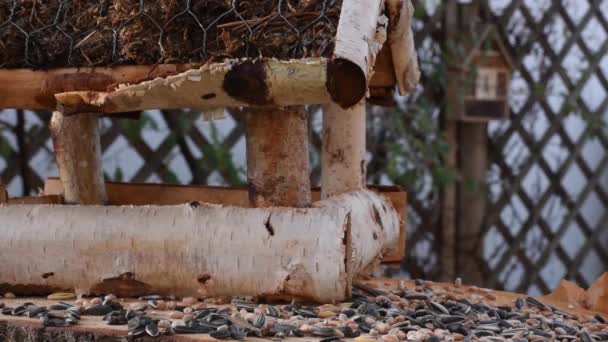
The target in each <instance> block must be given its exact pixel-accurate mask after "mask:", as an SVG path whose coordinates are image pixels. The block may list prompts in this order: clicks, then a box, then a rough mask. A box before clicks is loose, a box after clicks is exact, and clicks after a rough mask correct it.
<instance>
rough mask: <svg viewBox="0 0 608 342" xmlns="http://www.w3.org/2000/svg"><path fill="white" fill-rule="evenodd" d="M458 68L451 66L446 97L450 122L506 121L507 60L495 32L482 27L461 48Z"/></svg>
mask: <svg viewBox="0 0 608 342" xmlns="http://www.w3.org/2000/svg"><path fill="white" fill-rule="evenodd" d="M464 45H465V49H464V58H463V59H461V58H458V62H457V63H460V61H462V63H460V64H455V63H451V64H452V65H451V68H450V76H449V83H448V85H449V88H448V93H449V95H450V96H451V97H452V99H453V101H452V102H451V103H452V105H453V106H455V108H452V109H451V110H448V113H451V117H450V118H451V119H452V120H459V121H469V122H487V121H490V120H503V119H508V118H509V115H510V110H509V84H510V82H511V74H512V72H513V63H512V61H511V57H510V56H509V53H508V52H507V49H506V48H505V45H504V44H503V42H502V40H501V37H500V35H499V34H498V32H497V31H496V28H495V27H494V26H492V25H489V26H486V27H485V29H484V30H483V31H482V34H481V35H479V36H477V37H475V38H474V39H470V43H468V44H466V43H465V44H464Z"/></svg>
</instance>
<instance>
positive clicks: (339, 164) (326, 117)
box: [321, 101, 366, 198]
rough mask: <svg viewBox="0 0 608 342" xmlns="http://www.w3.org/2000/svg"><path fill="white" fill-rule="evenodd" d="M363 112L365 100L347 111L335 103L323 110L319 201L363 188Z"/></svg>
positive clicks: (364, 110)
mask: <svg viewBox="0 0 608 342" xmlns="http://www.w3.org/2000/svg"><path fill="white" fill-rule="evenodd" d="M365 112H366V108H365V101H361V102H360V103H359V104H357V105H356V106H354V107H352V108H349V109H343V108H342V107H340V106H339V105H338V104H335V103H330V104H327V105H325V106H324V107H323V146H322V148H321V192H322V194H321V197H322V198H328V197H331V196H335V195H338V194H342V193H346V192H351V191H357V190H359V189H362V188H364V186H365V184H366V182H365V177H366V172H365V151H366V149H365V141H366V140H365V126H366V125H365V114H366V113H365Z"/></svg>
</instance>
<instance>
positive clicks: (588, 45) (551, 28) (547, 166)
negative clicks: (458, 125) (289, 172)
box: [0, 0, 608, 294]
mask: <svg viewBox="0 0 608 342" xmlns="http://www.w3.org/2000/svg"><path fill="white" fill-rule="evenodd" d="M439 4H440V2H438V1H432V0H426V1H422V0H420V1H418V2H417V7H418V10H417V12H416V16H417V18H418V20H417V21H416V23H415V28H416V41H417V46H418V49H419V55H420V59H421V67H422V69H423V73H424V78H423V84H422V85H421V86H420V87H419V90H418V91H417V92H416V94H413V95H411V96H409V97H407V98H405V99H400V101H399V103H400V105H401V107H402V109H404V110H405V112H399V111H397V112H395V111H382V110H380V109H378V108H373V109H370V115H369V127H370V131H369V139H368V140H369V143H368V150H369V152H370V153H369V167H368V170H369V171H370V179H371V180H372V181H374V182H380V183H392V182H405V181H406V180H404V178H400V177H397V176H395V174H394V172H388V171H387V170H390V169H391V165H392V164H391V163H393V162H394V159H395V158H396V157H395V156H396V153H398V152H399V151H407V153H408V154H407V156H408V157H409V156H412V155H415V153H412V152H411V150H416V151H419V150H423V149H424V148H425V146H426V145H428V144H433V143H434V142H433V141H429V139H430V138H428V137H424V139H422V140H421V141H422V144H421V146H415V145H412V144H409V145H408V142H409V141H411V139H410V138H411V137H406V136H399V132H396V131H395V130H394V129H392V128H393V127H392V123H393V122H394V121H392V120H401V121H402V122H406V123H407V124H411V122H416V121H415V119H414V118H412V116H411V112H412V111H413V110H414V108H418V109H419V108H424V117H428V118H430V119H429V121H430V122H427V123H425V124H424V125H427V126H429V127H431V129H434V130H435V131H438V130H439V124H438V121H439V120H438V119H439V115H440V101H438V100H434V99H437V98H439V99H440V98H441V97H442V96H443V94H442V92H441V90H440V89H437V87H436V84H437V83H438V82H439V83H440V82H441V75H442V72H443V70H442V69H441V59H440V56H441V51H442V47H443V46H444V45H443V43H441V39H442V38H441V37H442V35H441V22H442V20H443V15H442V8H441V6H440V5H439ZM489 8H490V9H491V11H492V13H493V14H494V15H496V17H497V19H498V20H497V22H498V23H499V24H500V27H501V28H502V30H503V31H504V33H505V36H506V37H508V43H509V44H508V45H509V47H510V49H511V50H512V52H513V56H514V60H515V62H516V66H517V71H516V73H515V75H514V79H513V82H512V84H511V89H512V93H513V97H512V99H511V108H512V110H513V119H512V120H511V121H510V122H502V123H500V122H497V123H492V124H490V126H489V130H488V135H489V138H490V142H491V151H490V152H491V161H492V164H491V167H490V168H489V170H488V183H489V189H490V191H489V196H490V203H491V208H490V209H491V210H488V215H487V217H486V229H485V232H484V234H485V235H484V238H483V241H484V246H483V252H482V255H483V262H484V263H485V266H486V271H487V277H485V278H486V279H487V283H486V284H482V285H486V286H491V287H498V288H501V287H502V288H506V289H509V290H517V291H522V292H530V293H533V294H536V293H542V292H547V291H549V290H551V289H553V288H554V287H555V286H556V285H557V283H558V281H559V279H561V278H562V277H566V278H570V279H574V280H576V281H577V282H579V283H581V284H582V285H588V284H589V283H590V282H591V281H592V280H594V279H595V278H596V277H597V275H598V274H599V273H600V272H603V271H604V270H606V269H608V228H606V227H605V226H604V225H605V222H606V221H607V220H606V219H607V216H608V210H607V206H608V153H607V151H608V131H606V129H605V128H604V127H603V124H604V121H605V120H607V119H608V114H607V113H606V109H607V106H608V97H607V94H608V80H607V76H608V57H605V56H606V55H607V54H606V52H607V51H608V33H607V32H608V23H607V20H606V18H608V1H587V0H571V1H567V0H563V1H549V0H543V1H532V0H529V1H527V0H522V1H508V0H503V1H498V0H491V1H490V2H489ZM423 9H424V10H423ZM418 109H416V110H418ZM310 113H311V120H310V126H311V132H312V133H311V144H312V146H313V147H314V148H312V149H311V160H312V161H313V165H315V168H314V170H313V172H312V175H311V177H312V179H313V183H317V181H318V179H319V175H320V170H319V167H318V162H319V154H318V146H320V143H321V136H320V134H319V133H320V128H321V121H320V120H321V116H320V114H319V113H318V110H317V108H310ZM17 114H18V113H17V112H15V111H11V110H7V111H4V112H2V113H0V129H2V135H1V136H2V137H3V138H4V139H2V140H0V154H1V155H2V158H0V170H1V176H2V180H3V182H5V183H6V184H9V190H10V192H11V194H12V195H19V194H22V193H31V192H35V191H36V190H37V189H38V188H39V187H40V186H41V184H42V180H43V179H44V178H46V177H47V176H49V175H56V174H57V171H56V168H55V166H54V163H53V159H52V154H51V150H52V145H51V143H50V140H49V138H48V132H47V130H46V124H47V122H48V119H49V114H48V113H30V112H26V113H23V115H17ZM176 114H177V113H175V112H173V113H171V112H167V111H165V112H159V111H150V112H146V113H145V114H144V116H143V119H142V120H140V121H128V120H109V119H104V121H103V135H102V144H103V149H104V170H105V172H106V176H107V177H108V178H110V179H115V180H123V181H130V182H172V183H185V184H188V183H196V184H204V183H207V184H226V183H230V184H239V183H242V182H244V181H245V159H244V156H245V140H244V136H243V126H242V125H241V124H240V123H239V120H238V113H235V116H234V117H232V116H228V118H227V119H225V120H223V121H218V122H215V123H213V124H212V123H209V122H205V121H204V120H203V119H202V118H201V117H200V114H199V113H197V112H190V111H182V112H181V113H180V115H176ZM389 118H390V120H389ZM418 124H420V125H422V123H417V125H418ZM388 125H391V127H387V126H388ZM404 134H408V133H404ZM436 137H439V134H435V138H436ZM437 139H438V138H437ZM395 145H398V146H401V147H402V149H401V150H400V149H397V150H395V149H393V148H392V146H395ZM416 153H418V152H416ZM423 159H424V158H423ZM406 162H407V161H406ZM421 164H424V162H423V163H421ZM413 167H420V165H415V166H413ZM422 168H423V171H422V172H421V173H420V177H417V178H416V180H415V181H411V180H409V181H407V186H408V189H409V190H410V196H409V200H410V207H409V236H408V251H409V257H408V259H407V260H406V261H405V262H404V264H403V268H404V269H406V270H407V273H409V274H410V275H411V276H413V277H425V278H434V277H437V276H438V251H439V250H440V248H441V246H440V245H439V243H438V241H439V240H438V238H437V237H438V236H439V235H438V232H439V230H440V227H439V226H438V222H437V218H438V217H439V215H438V210H439V209H438V206H437V203H438V201H437V199H438V197H437V192H436V188H435V187H434V184H433V181H434V180H436V177H435V176H434V175H433V171H432V168H430V167H428V165H423V166H422Z"/></svg>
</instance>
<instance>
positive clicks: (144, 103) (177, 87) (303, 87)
mask: <svg viewBox="0 0 608 342" xmlns="http://www.w3.org/2000/svg"><path fill="white" fill-rule="evenodd" d="M333 72H336V71H335V70H333V69H330V68H328V66H327V61H326V60H325V59H310V60H294V61H278V60H274V59H263V58H262V59H256V60H251V59H245V60H229V61H226V62H224V63H214V64H210V65H204V66H202V67H200V68H198V69H191V70H188V71H185V72H183V73H181V74H178V75H175V76H168V77H164V78H162V77H161V78H156V79H154V80H150V81H145V82H141V83H139V84H135V85H131V86H124V85H123V86H119V87H118V89H116V90H114V91H111V92H91V91H75V92H66V93H61V94H56V95H55V98H56V99H57V103H58V107H59V109H60V110H61V111H63V112H65V113H67V114H71V113H82V112H103V113H116V112H132V111H139V110H145V109H167V108H217V107H240V106H253V107H264V106H290V105H304V104H314V103H325V102H327V101H328V100H329V98H330V96H337V97H338V98H340V97H341V94H332V92H333V91H334V90H333V89H331V88H328V87H327V84H328V82H327V81H326V80H327V73H333ZM353 87H354V85H353ZM362 87H363V88H364V85H363V86H362ZM363 92H364V91H363ZM362 96H363V95H361V97H362ZM359 99H360V98H358V99H356V101H359ZM344 101H345V102H348V101H355V100H352V99H344ZM355 103H356V102H351V103H350V105H353V104H355Z"/></svg>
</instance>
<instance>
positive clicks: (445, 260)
mask: <svg viewBox="0 0 608 342" xmlns="http://www.w3.org/2000/svg"><path fill="white" fill-rule="evenodd" d="M445 6H446V15H445V28H444V29H445V31H446V32H447V35H446V39H447V40H448V43H449V42H450V41H452V40H453V41H455V39H456V38H457V29H458V4H457V2H456V1H448V2H447V4H446V5H445ZM446 46H451V45H449V44H448V45H446ZM448 77H450V75H448ZM456 96H457V94H454V93H452V92H448V96H447V108H446V112H444V113H443V117H442V128H443V130H444V135H445V139H446V142H447V143H448V145H449V146H450V151H449V153H448V155H447V159H446V166H447V167H449V168H450V169H455V168H456V166H457V164H456V163H457V157H456V156H457V149H458V146H457V144H458V140H457V134H458V122H457V121H454V120H452V119H451V117H452V116H451V115H450V113H449V111H450V110H454V108H455V107H456V106H455V103H456V102H457V101H458V98H457V97H456ZM440 222H441V225H440V227H441V230H440V236H439V241H440V247H439V269H440V276H439V280H441V281H451V280H454V278H455V276H456V275H455V269H456V262H455V258H456V255H455V249H456V247H455V244H456V241H455V239H456V184H447V185H446V186H445V187H444V188H443V191H442V193H441V217H440Z"/></svg>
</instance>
